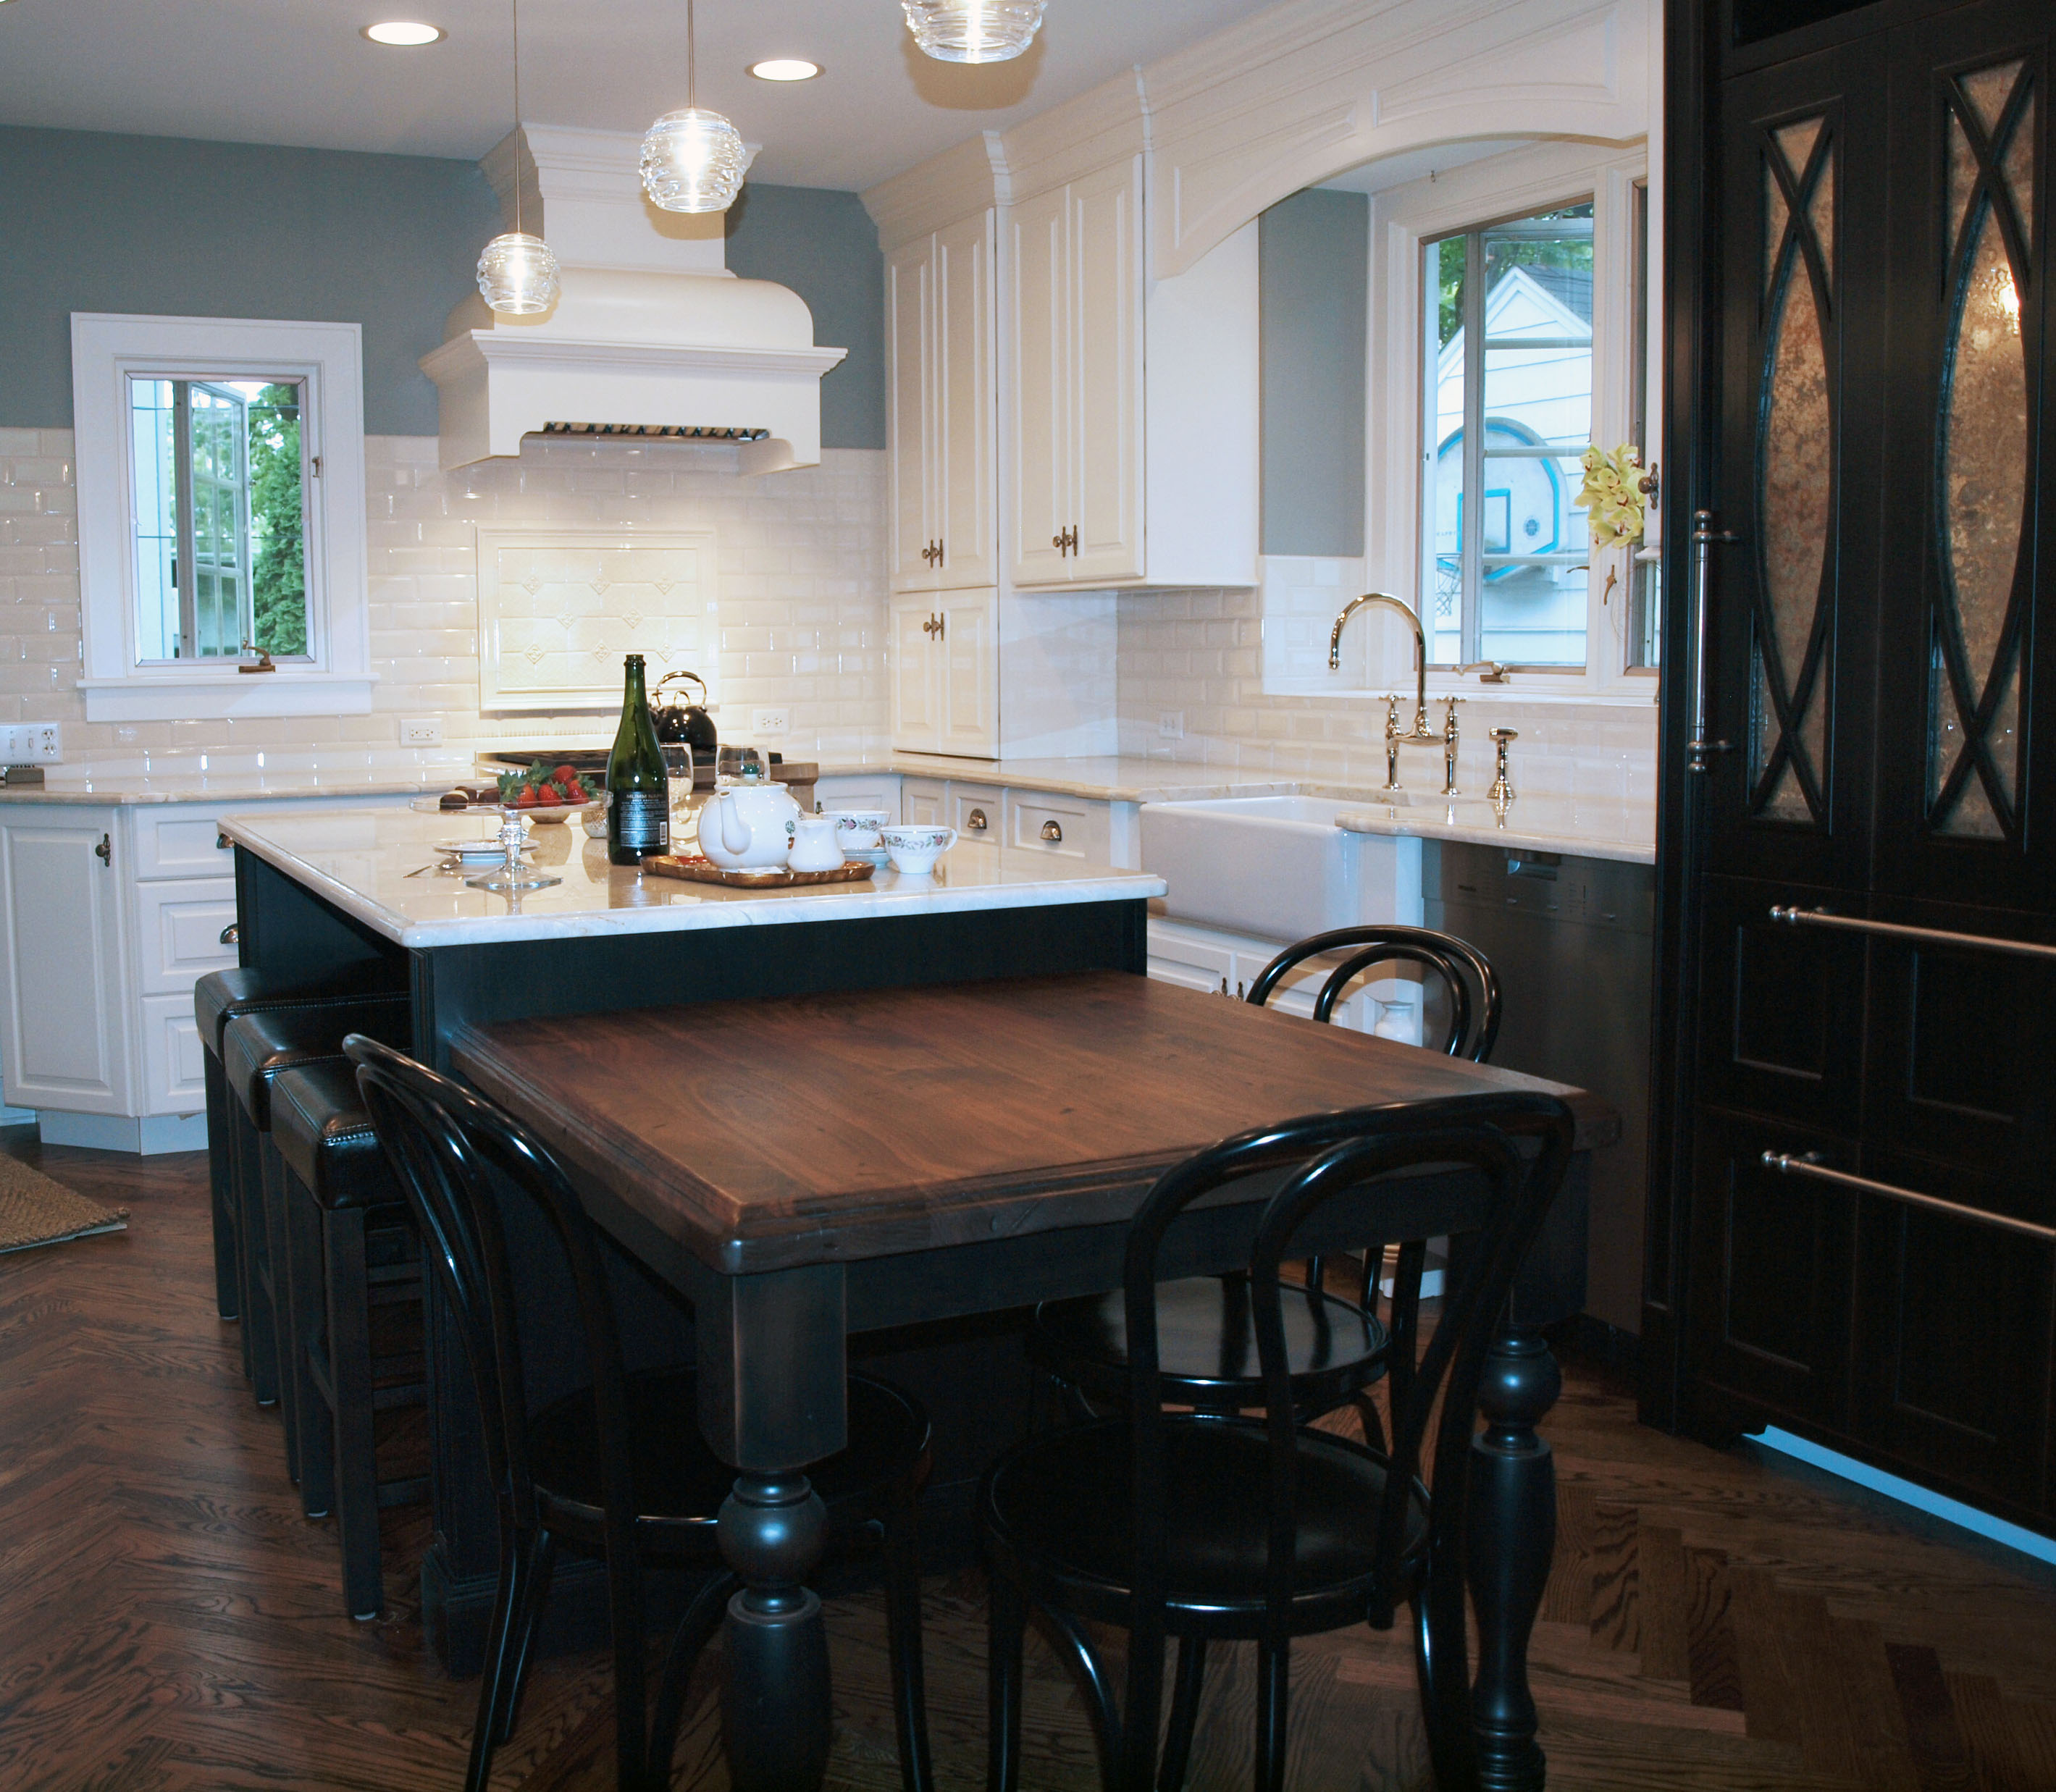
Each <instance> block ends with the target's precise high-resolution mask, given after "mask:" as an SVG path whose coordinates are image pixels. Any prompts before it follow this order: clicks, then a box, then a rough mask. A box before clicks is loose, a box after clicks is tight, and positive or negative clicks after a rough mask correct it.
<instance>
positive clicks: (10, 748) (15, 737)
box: [0, 722, 64, 765]
mask: <svg viewBox="0 0 2056 1792" xmlns="http://www.w3.org/2000/svg"><path fill="white" fill-rule="evenodd" d="M63 763H64V732H63V730H62V729H61V728H60V727H59V726H58V724H57V723H55V722H23V723H22V724H19V725H18V726H15V727H10V728H4V729H0V765H61V764H63Z"/></svg>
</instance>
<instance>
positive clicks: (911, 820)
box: [899, 778, 950, 827]
mask: <svg viewBox="0 0 2056 1792" xmlns="http://www.w3.org/2000/svg"><path fill="white" fill-rule="evenodd" d="M949 798H950V787H949V786H948V785H947V784H945V783H944V782H943V780H941V779H940V778H908V779H906V780H903V782H902V783H901V784H900V786H899V818H900V820H901V821H902V822H903V823H904V824H905V825H906V826H907V827H948V826H949V825H950V823H949V819H948V816H947V810H948V808H949Z"/></svg>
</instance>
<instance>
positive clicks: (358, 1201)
mask: <svg viewBox="0 0 2056 1792" xmlns="http://www.w3.org/2000/svg"><path fill="white" fill-rule="evenodd" d="M271 1139H272V1143H274V1144H275V1146H276V1147H277V1148H278V1155H279V1162H280V1166H281V1169H282V1170H283V1178H282V1186H281V1190H280V1198H281V1201H282V1204H283V1207H284V1210H285V1213H284V1220H285V1224H284V1228H283V1230H284V1237H285V1250H284V1257H285V1273H284V1276H283V1281H284V1282H285V1285H286V1287H287V1297H286V1299H285V1301H283V1309H284V1314H285V1316H284V1317H283V1320H282V1323H281V1337H282V1342H283V1348H282V1351H281V1356H282V1357H283V1368H282V1371H281V1378H282V1380H284V1381H286V1382H289V1383H291V1385H292V1393H291V1405H292V1407H293V1410H294V1411H295V1412H296V1413H297V1414H298V1415H299V1423H300V1499H301V1502H302V1506H304V1507H305V1509H306V1514H307V1516H308V1517H309V1518H319V1517H321V1516H322V1514H325V1513H327V1512H330V1511H333V1512H334V1514H335V1519H336V1531H337V1537H338V1541H339V1542H340V1544H341V1545H342V1591H343V1599H344V1601H345V1604H346V1605H347V1607H348V1608H349V1611H350V1616H352V1617H355V1618H373V1617H376V1616H378V1612H379V1610H380V1608H381V1607H382V1605H384V1603H385V1581H384V1578H383V1576H382V1573H381V1566H380V1561H379V1549H378V1514H379V1513H380V1511H381V1510H382V1509H383V1508H385V1507H386V1506H402V1505H405V1504H407V1503H409V1502H412V1501H415V1500H420V1499H425V1498H427V1497H428V1490H429V1483H428V1478H427V1476H426V1475H411V1476H405V1477H396V1478H392V1479H389V1480H385V1481H381V1480H380V1479H379V1478H378V1447H377V1439H376V1437H375V1435H374V1419H375V1416H376V1415H377V1414H378V1413H380V1412H382V1411H386V1410H388V1409H389V1408H391V1407H401V1406H419V1405H420V1404H421V1403H422V1401H423V1399H425V1388H424V1385H423V1381H422V1370H421V1355H420V1351H419V1346H418V1341H417V1345H416V1348H415V1349H414V1350H413V1351H412V1352H409V1353H407V1354H406V1355H405V1356H376V1355H374V1349H373V1339H372V1313H373V1309H374V1308H378V1307H382V1306H390V1305H396V1304H398V1303H401V1302H408V1303H412V1304H413V1305H416V1306H417V1308H418V1305H419V1302H420V1300H421V1247H420V1245H419V1243H418V1242H417V1240H416V1237H415V1235H414V1225H413V1218H412V1217H411V1216H410V1215H409V1212H408V1210H407V1197H406V1194H405V1192H404V1191H403V1190H401V1187H400V1186H399V1184H398V1183H397V1182H395V1181H394V1180H393V1172H392V1170H391V1169H390V1168H389V1166H388V1165H387V1162H386V1159H385V1152H384V1151H382V1150H381V1149H380V1147H379V1143H378V1134H377V1133H375V1132H374V1131H372V1127H371V1116H370V1114H369V1113H368V1112H367V1111H366V1109H365V1106H364V1100H363V1097H362V1095H359V1093H358V1087H357V1073H356V1070H355V1068H354V1067H353V1066H352V1065H351V1064H350V1063H349V1061H348V1060H346V1059H341V1058H338V1059H335V1060H325V1061H323V1062H322V1063H319V1064H308V1065H305V1066H302V1068H299V1069H296V1070H289V1071H287V1072H284V1073H283V1075H282V1076H279V1079H278V1080H277V1081H276V1082H275V1083H273V1084H272V1085H271Z"/></svg>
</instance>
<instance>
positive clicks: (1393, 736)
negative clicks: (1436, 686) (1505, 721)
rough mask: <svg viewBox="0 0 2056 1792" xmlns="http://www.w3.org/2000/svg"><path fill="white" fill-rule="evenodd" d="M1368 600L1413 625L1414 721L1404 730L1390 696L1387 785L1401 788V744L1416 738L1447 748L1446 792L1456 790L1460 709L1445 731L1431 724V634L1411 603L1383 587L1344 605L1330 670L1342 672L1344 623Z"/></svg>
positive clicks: (1332, 643) (1395, 700)
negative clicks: (1422, 624)
mask: <svg viewBox="0 0 2056 1792" xmlns="http://www.w3.org/2000/svg"><path fill="white" fill-rule="evenodd" d="M1367 603H1382V604H1389V605H1390V606H1391V607H1392V608H1393V609H1394V610H1398V612H1399V614H1401V615H1402V616H1403V617H1405V618H1406V620H1407V621H1408V622H1410V623H1411V624H1412V625H1413V673H1414V680H1413V727H1412V728H1409V729H1407V730H1406V732H1403V733H1402V732H1401V731H1400V727H1399V700H1398V697H1389V698H1387V699H1386V709H1385V787H1386V789H1387V790H1398V789H1400V788H1401V784H1400V782H1399V748H1400V744H1401V743H1402V741H1417V742H1420V743H1422V744H1426V745H1429V746H1438V747H1441V748H1443V749H1444V752H1445V766H1446V768H1447V772H1448V776H1447V777H1446V778H1445V780H1444V783H1445V787H1446V791H1445V793H1446V794H1448V795H1455V794H1456V783H1457V769H1456V763H1457V737H1456V728H1457V712H1456V711H1455V709H1451V710H1450V711H1449V721H1448V724H1447V725H1446V730H1445V732H1444V733H1437V732H1436V731H1435V730H1434V729H1433V728H1430V727H1429V725H1428V637H1427V636H1426V635H1425V634H1423V633H1422V632H1421V618H1420V617H1419V615H1418V614H1416V613H1415V611H1414V610H1413V606H1412V605H1410V604H1409V603H1406V602H1403V601H1402V600H1401V599H1400V598H1395V597H1393V596H1391V595H1390V594H1388V593H1386V592H1384V591H1366V592H1365V593H1364V594H1363V595H1362V597H1360V598H1350V601H1349V602H1347V603H1346V604H1345V605H1344V606H1342V614H1341V615H1339V616H1338V617H1337V618H1335V626H1334V629H1333V630H1332V631H1330V634H1329V636H1328V670H1329V671H1330V672H1339V671H1340V670H1341V669H1342V625H1343V624H1344V623H1346V622H1348V621H1349V619H1350V618H1351V617H1352V616H1354V615H1355V614H1356V613H1357V612H1358V610H1361V609H1362V608H1363V606H1365V605H1366V604H1367Z"/></svg>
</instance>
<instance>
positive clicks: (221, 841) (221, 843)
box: [214, 833, 235, 852]
mask: <svg viewBox="0 0 2056 1792" xmlns="http://www.w3.org/2000/svg"><path fill="white" fill-rule="evenodd" d="M234 845H235V842H234V841H233V840H231V839H229V837H228V836H227V835H226V834H220V833H217V834H216V835H215V837H214V850H215V851H216V852H226V851H228V849H229V848H230V847H232V846H234Z"/></svg>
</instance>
